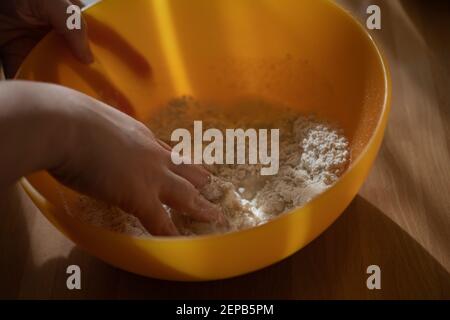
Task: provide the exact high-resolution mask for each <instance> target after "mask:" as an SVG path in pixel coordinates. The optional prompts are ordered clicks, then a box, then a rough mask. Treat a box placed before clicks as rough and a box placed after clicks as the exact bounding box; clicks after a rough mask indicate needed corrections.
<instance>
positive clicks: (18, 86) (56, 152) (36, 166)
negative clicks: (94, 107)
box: [0, 81, 70, 190]
mask: <svg viewBox="0 0 450 320" xmlns="http://www.w3.org/2000/svg"><path fill="white" fill-rule="evenodd" d="M49 95H50V96H49ZM48 101H52V103H51V104H48ZM46 102H47V103H46ZM69 130H70V125H68V124H67V116H66V111H65V110H64V101H58V99H56V100H55V99H52V98H51V91H50V90H47V87H46V85H44V84H35V83H31V82H20V81H4V82H1V83H0V150H1V157H0V190H1V189H3V188H4V187H6V186H7V185H9V184H11V183H13V182H14V181H16V180H17V179H19V178H20V177H22V176H24V175H27V174H30V173H32V172H35V171H38V170H42V169H51V168H53V167H55V166H57V165H58V164H59V162H60V161H62V158H63V156H64V152H65V150H64V147H65V144H64V138H67V134H68V133H69Z"/></svg>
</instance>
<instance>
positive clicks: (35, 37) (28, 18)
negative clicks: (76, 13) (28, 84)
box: [0, 0, 93, 78]
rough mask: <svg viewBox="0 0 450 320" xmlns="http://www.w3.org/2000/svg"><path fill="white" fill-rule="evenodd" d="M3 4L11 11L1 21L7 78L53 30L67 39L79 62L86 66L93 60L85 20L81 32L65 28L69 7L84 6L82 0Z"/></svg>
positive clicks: (7, 0)
mask: <svg viewBox="0 0 450 320" xmlns="http://www.w3.org/2000/svg"><path fill="white" fill-rule="evenodd" d="M2 2H4V3H3V6H4V7H5V8H8V10H7V11H9V12H7V16H3V15H2V16H1V18H0V37H1V43H0V44H1V46H0V54H1V58H2V62H3V67H4V70H5V73H6V76H7V77H8V78H11V77H13V76H14V74H15V73H16V71H17V69H18V68H19V66H20V64H21V63H22V61H23V60H24V59H25V57H26V56H27V55H28V53H29V52H30V51H31V49H32V48H33V47H34V46H35V45H36V43H37V42H39V40H40V39H42V37H43V36H44V35H45V34H46V33H47V32H48V31H49V30H50V29H52V28H53V29H54V30H55V31H56V32H57V33H58V34H61V35H62V36H63V37H64V38H65V39H66V40H67V43H68V45H69V46H70V48H71V49H72V51H73V53H74V54H75V56H76V57H77V58H78V59H80V60H81V61H82V62H84V63H91V62H92V61H93V55H92V52H91V50H90V47H89V43H88V38H87V28H86V23H85V21H84V19H83V17H81V21H82V27H81V29H80V30H77V29H75V30H69V29H68V28H67V26H66V19H67V17H68V15H67V13H66V10H67V7H68V6H70V5H72V4H74V5H78V6H80V7H82V6H83V4H82V2H81V1H80V0H70V1H69V0H2ZM0 13H3V12H0Z"/></svg>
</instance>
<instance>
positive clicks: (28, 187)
mask: <svg viewBox="0 0 450 320" xmlns="http://www.w3.org/2000/svg"><path fill="white" fill-rule="evenodd" d="M321 1H323V2H325V3H327V4H328V5H330V6H332V7H334V9H335V10H338V11H340V12H341V13H342V14H344V15H345V16H346V18H347V19H349V20H350V21H352V23H353V24H354V25H355V27H356V28H359V29H360V31H362V34H364V36H365V37H367V39H368V40H369V42H370V43H371V46H372V47H373V48H374V49H375V52H376V55H377V58H378V60H379V61H380V63H381V68H382V72H383V78H384V79H383V80H384V97H383V106H382V108H381V112H380V114H379V117H378V120H377V124H376V126H375V128H374V130H373V133H372V135H371V137H370V138H369V140H368V142H367V143H366V144H365V146H364V147H363V148H362V150H361V152H360V153H359V155H358V156H357V157H356V158H355V159H354V160H353V161H352V162H351V164H350V166H349V167H348V168H347V169H346V170H345V172H344V173H343V174H342V175H341V176H340V177H339V179H338V180H337V181H336V182H335V183H334V184H333V185H332V186H331V187H330V188H328V189H327V190H325V191H324V192H322V193H320V194H319V195H317V196H316V197H314V198H313V199H312V200H311V201H309V202H307V203H306V204H305V205H303V206H301V207H296V208H293V209H291V210H289V211H287V212H283V213H281V214H279V215H277V216H276V217H274V218H273V219H271V220H269V221H267V222H265V223H263V224H260V225H257V226H254V227H251V228H246V229H242V230H235V231H229V232H225V233H214V234H205V235H196V236H186V235H179V236H171V237H167V236H153V235H152V236H150V237H142V236H132V235H127V234H123V233H119V232H115V231H112V230H109V229H106V228H102V227H98V226H95V225H91V224H88V223H86V222H83V221H79V222H80V223H81V224H83V225H84V226H87V227H88V228H92V229H93V230H101V231H102V232H106V233H109V234H111V235H114V236H118V237H123V238H124V239H126V240H127V241H130V240H131V241H132V242H142V241H144V242H147V241H149V242H179V241H183V242H186V241H189V242H194V241H203V240H205V239H209V240H211V239H220V238H226V237H230V236H235V235H237V234H240V235H243V234H245V233H250V232H254V231H255V230H257V229H262V228H267V227H268V226H269V225H270V224H272V223H274V222H276V221H278V220H280V219H282V218H285V217H286V216H289V215H293V214H296V213H297V211H298V210H299V209H303V208H305V207H306V206H309V205H312V204H313V203H315V202H317V201H318V200H319V199H320V198H322V197H323V196H324V195H325V194H326V193H328V192H330V191H331V190H332V189H333V188H334V186H335V185H336V184H337V183H339V181H341V180H343V179H344V177H346V176H347V175H349V174H350V173H351V171H353V169H354V168H355V167H356V166H357V165H359V164H360V163H361V161H362V159H363V158H364V156H365V155H366V154H367V151H368V149H370V148H371V147H372V145H373V144H374V140H375V138H376V137H377V136H378V135H379V134H380V131H381V130H385V128H384V129H383V128H382V127H383V123H384V122H387V118H388V116H389V111H390V103H391V97H392V79H391V71H390V68H389V64H388V61H387V59H386V57H385V55H384V54H383V53H382V51H381V48H380V46H379V45H378V44H377V43H376V41H375V40H374V38H373V37H372V35H371V34H370V33H369V32H368V31H367V30H366V28H364V26H363V25H362V23H361V22H360V21H359V20H358V19H357V18H356V17H354V16H353V15H352V14H351V13H350V12H349V11H348V10H347V9H345V8H344V7H342V6H341V5H339V4H337V3H336V2H334V1H332V0H321ZM102 3H103V0H96V1H95V2H93V3H90V4H88V5H86V6H84V7H83V8H82V11H86V10H89V9H90V8H92V7H94V6H97V5H100V4H102ZM53 33H54V31H51V32H49V33H48V34H47V35H46V36H45V37H44V38H43V39H41V41H40V42H42V41H43V40H44V39H45V38H47V37H49V36H50V34H53ZM36 48H37V45H36V46H35V47H34V48H33V49H32V50H31V51H30V52H29V53H28V55H27V57H26V58H25V59H24V60H23V62H22V64H21V66H20V67H19V69H18V70H17V72H16V74H15V76H14V78H13V79H17V77H18V76H19V74H20V73H21V71H22V67H23V65H24V64H25V62H26V61H27V60H28V58H29V57H30V56H31V55H32V54H33V52H34V50H35V49H36ZM381 134H382V135H383V134H384V132H383V133H381ZM20 184H21V185H22V187H23V188H24V190H25V192H26V193H27V194H28V196H29V197H30V198H31V200H32V201H33V202H37V203H38V204H39V205H37V207H38V208H41V207H43V206H46V207H47V209H50V208H52V209H54V210H56V207H55V206H54V204H53V203H51V202H50V201H49V200H47V199H46V198H45V197H44V196H42V195H41V193H40V192H39V191H38V190H37V189H36V188H35V187H34V186H33V185H32V184H31V183H30V182H29V181H28V179H27V178H26V177H23V178H22V179H21V180H20ZM40 210H41V209H40ZM54 210H52V211H54ZM44 215H45V214H44ZM70 218H73V219H75V218H74V217H72V216H70ZM58 229H59V228H58ZM64 234H65V233H64ZM319 234H320V233H319ZM65 235H66V234H65ZM66 236H67V235H66Z"/></svg>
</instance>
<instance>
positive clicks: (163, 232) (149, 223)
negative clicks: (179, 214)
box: [138, 200, 179, 236]
mask: <svg viewBox="0 0 450 320" xmlns="http://www.w3.org/2000/svg"><path fill="white" fill-rule="evenodd" d="M138 218H139V220H140V221H141V223H142V225H143V226H144V227H145V229H147V231H148V232H149V233H150V234H151V235H153V236H177V235H179V232H178V230H177V228H176V227H175V224H174V223H173V221H172V219H171V218H170V216H169V214H168V213H167V211H166V210H165V209H164V207H163V206H162V204H161V203H160V202H159V201H157V200H155V201H152V202H150V205H149V206H148V208H146V209H145V210H141V211H140V213H139V215H138Z"/></svg>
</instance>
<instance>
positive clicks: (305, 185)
mask: <svg viewBox="0 0 450 320" xmlns="http://www.w3.org/2000/svg"><path fill="white" fill-rule="evenodd" d="M238 108H239V111H240V112H236V110H234V112H233V111H229V110H228V111H227V110H218V109H217V108H215V107H212V106H208V105H206V104H200V103H199V102H197V101H196V100H194V99H192V98H188V97H183V98H179V99H175V100H173V101H172V102H170V103H169V104H168V106H167V107H166V108H163V109H162V110H161V111H160V112H158V113H157V114H156V115H154V116H153V117H152V120H151V121H150V122H148V126H149V128H150V129H151V130H152V131H153V132H154V133H155V135H156V136H157V137H159V138H161V139H162V140H164V141H166V142H168V143H169V142H170V135H171V133H172V131H173V130H174V129H176V128H187V129H189V130H192V126H193V121H194V120H202V121H203V125H204V126H205V127H208V128H217V129H219V130H225V129H226V128H243V129H246V128H279V129H280V147H279V150H280V162H279V172H278V174H276V175H273V176H262V175H260V174H259V173H260V169H261V164H255V165H249V164H242V165H209V166H206V168H207V169H208V170H209V171H210V172H211V173H212V174H213V176H212V179H211V181H210V183H208V184H207V185H206V186H204V187H203V188H202V189H201V190H200V192H201V194H202V195H203V196H204V197H205V198H206V199H208V200H209V201H211V202H213V203H215V204H217V205H219V206H220V208H221V209H222V211H223V213H224V216H225V218H226V221H227V225H225V226H217V225H214V224H209V223H199V222H196V221H193V220H191V219H190V218H189V217H187V216H185V215H183V214H181V213H179V212H176V211H173V210H171V209H169V208H167V211H168V214H169V215H171V217H172V220H173V221H174V223H175V225H176V226H177V228H178V229H179V231H180V233H181V234H183V235H200V234H210V233H222V232H230V231H236V230H241V229H246V228H250V227H253V226H257V225H260V224H262V223H265V222H267V221H269V220H271V219H273V218H275V217H277V216H278V215H280V214H282V213H285V212H288V211H290V210H292V209H294V208H296V207H301V206H303V205H304V204H306V203H307V202H309V201H310V200H311V199H313V198H314V197H315V196H317V195H318V194H320V193H322V192H323V191H325V190H326V189H327V188H329V187H330V186H331V185H332V184H333V183H335V182H336V181H337V180H338V178H339V177H340V176H341V175H342V173H343V172H344V171H345V169H346V168H347V166H348V163H349V161H350V150H349V142H348V140H347V139H346V137H345V136H344V135H343V134H342V133H341V131H340V130H339V129H336V128H334V127H333V126H331V125H329V124H327V123H325V122H322V121H318V120H316V119H314V118H312V117H303V116H300V115H298V113H296V112H294V111H293V110H290V109H287V108H280V107H278V108H275V107H273V106H270V105H263V104H248V105H243V106H238ZM255 111H256V112H255ZM255 114H256V115H258V116H257V117H255ZM72 211H73V212H76V215H77V216H79V217H80V219H82V220H83V221H85V222H88V223H91V224H94V225H98V226H102V227H106V228H108V229H111V230H114V231H117V232H121V233H126V234H129V235H134V236H147V235H149V234H148V233H147V231H146V230H145V229H144V228H143V227H142V225H141V224H140V222H139V220H138V219H137V218H135V217H133V216H131V215H129V214H127V213H125V212H123V211H122V210H120V209H118V208H115V207H111V206H108V205H105V204H102V203H99V202H97V201H95V200H92V199H89V198H87V197H85V196H81V197H80V199H79V202H78V203H77V204H76V208H74V210H72Z"/></svg>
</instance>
